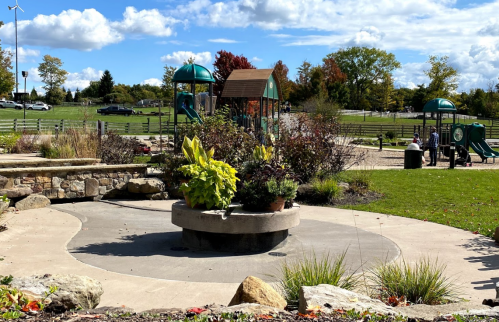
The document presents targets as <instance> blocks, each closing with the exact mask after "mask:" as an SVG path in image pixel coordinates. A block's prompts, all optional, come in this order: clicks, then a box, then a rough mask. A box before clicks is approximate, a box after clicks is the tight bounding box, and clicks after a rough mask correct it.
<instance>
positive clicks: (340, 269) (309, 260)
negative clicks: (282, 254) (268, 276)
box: [273, 251, 358, 308]
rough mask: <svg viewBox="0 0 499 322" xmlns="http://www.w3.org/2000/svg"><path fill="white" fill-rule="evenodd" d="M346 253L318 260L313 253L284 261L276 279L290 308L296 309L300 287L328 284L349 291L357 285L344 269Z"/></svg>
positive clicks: (325, 256)
mask: <svg viewBox="0 0 499 322" xmlns="http://www.w3.org/2000/svg"><path fill="white" fill-rule="evenodd" d="M345 255H346V251H345V252H343V253H342V254H340V255H338V256H337V257H336V258H332V257H331V256H330V254H329V253H328V254H326V255H324V256H323V257H322V258H321V259H318V258H317V256H316V255H315V253H312V254H311V255H308V256H307V255H305V254H304V255H303V257H302V258H301V259H297V260H295V261H291V262H288V261H284V262H283V263H282V265H281V267H280V269H279V276H273V277H274V278H277V280H278V284H279V287H280V289H281V291H282V293H283V295H284V298H285V299H286V302H287V303H288V306H289V307H290V308H296V307H298V300H299V298H300V288H301V287H302V286H316V285H319V284H330V285H334V286H338V287H341V288H344V289H346V290H351V289H353V288H354V287H356V286H357V284H358V278H357V277H355V276H354V275H353V273H351V274H347V270H346V268H345Z"/></svg>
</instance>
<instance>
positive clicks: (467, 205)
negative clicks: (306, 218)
mask: <svg viewBox="0 0 499 322" xmlns="http://www.w3.org/2000/svg"><path fill="white" fill-rule="evenodd" d="M370 173H371V180H372V185H373V188H374V189H375V190H376V191H378V192H380V193H382V194H384V198H382V199H381V200H378V201H375V202H372V203H370V204H366V205H356V206H345V207H342V208H347V209H355V210H363V211H369V212H378V213H382V214H390V215H396V216H402V217H408V218H415V219H419V220H428V221H432V222H436V223H439V224H443V225H448V226H452V227H456V228H461V229H464V230H468V231H470V232H474V233H478V234H482V235H485V236H488V237H492V236H493V234H494V231H495V229H496V227H497V226H499V221H498V220H499V193H498V190H497V187H498V186H499V170H426V171H425V170H384V171H370ZM345 175H346V176H348V175H349V171H347V172H346V174H345ZM350 175H351V174H350Z"/></svg>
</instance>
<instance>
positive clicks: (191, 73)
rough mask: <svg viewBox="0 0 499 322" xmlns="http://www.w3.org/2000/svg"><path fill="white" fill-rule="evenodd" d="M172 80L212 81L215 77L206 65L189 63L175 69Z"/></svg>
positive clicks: (187, 81) (183, 81)
mask: <svg viewBox="0 0 499 322" xmlns="http://www.w3.org/2000/svg"><path fill="white" fill-rule="evenodd" d="M172 81H173V82H177V83H193V82H194V81H195V82H196V83H214V82H215V79H213V76H212V75H211V72H210V71H209V70H208V69H207V68H206V67H203V66H201V65H198V64H189V65H184V66H182V67H180V68H179V69H177V71H176V72H175V75H173V79H172Z"/></svg>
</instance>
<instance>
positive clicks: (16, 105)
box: [0, 101, 23, 110]
mask: <svg viewBox="0 0 499 322" xmlns="http://www.w3.org/2000/svg"><path fill="white" fill-rule="evenodd" d="M0 107H1V108H7V107H10V108H15V109H16V110H22V109H23V105H22V104H19V103H16V102H14V101H0Z"/></svg>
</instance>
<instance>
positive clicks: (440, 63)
mask: <svg viewBox="0 0 499 322" xmlns="http://www.w3.org/2000/svg"><path fill="white" fill-rule="evenodd" d="M448 60H449V56H443V57H439V56H433V55H431V56H430V58H429V59H428V61H427V63H429V64H431V68H430V69H429V70H425V71H424V73H425V75H426V76H428V77H429V78H430V85H428V96H427V100H428V101H429V100H432V99H434V98H450V96H451V93H452V92H454V91H455V90H456V89H457V87H458V86H459V84H458V77H459V74H458V72H457V69H455V68H454V67H452V66H450V65H449V63H448Z"/></svg>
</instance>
